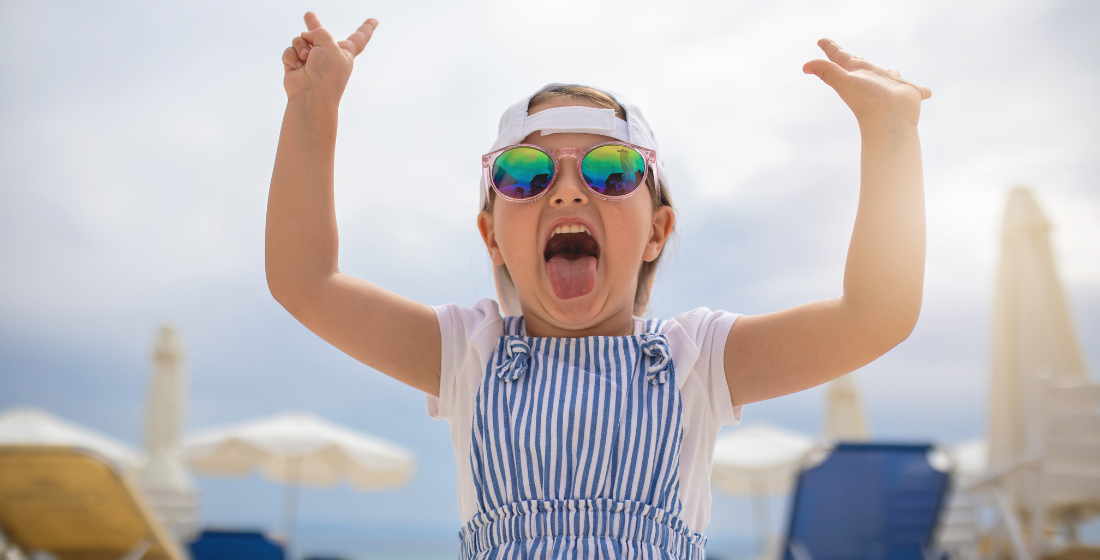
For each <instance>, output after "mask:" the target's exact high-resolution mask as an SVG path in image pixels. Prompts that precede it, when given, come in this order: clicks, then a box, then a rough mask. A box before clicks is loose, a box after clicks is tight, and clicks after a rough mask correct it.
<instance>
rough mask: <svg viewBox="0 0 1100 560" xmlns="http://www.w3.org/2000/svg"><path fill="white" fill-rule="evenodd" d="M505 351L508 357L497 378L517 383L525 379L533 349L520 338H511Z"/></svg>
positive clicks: (505, 346)
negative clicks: (521, 378)
mask: <svg viewBox="0 0 1100 560" xmlns="http://www.w3.org/2000/svg"><path fill="white" fill-rule="evenodd" d="M504 350H505V354H506V355H507V357H506V358H505V360H504V363H503V364H501V366H500V369H499V370H497V377H499V378H501V379H502V380H504V381H515V380H516V379H519V378H520V377H523V374H524V373H526V372H527V367H528V364H529V363H530V361H531V347H530V346H529V345H528V344H527V341H526V340H524V339H522V338H520V337H518V336H509V337H508V341H507V343H505V345H504Z"/></svg>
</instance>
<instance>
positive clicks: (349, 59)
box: [283, 12, 378, 103]
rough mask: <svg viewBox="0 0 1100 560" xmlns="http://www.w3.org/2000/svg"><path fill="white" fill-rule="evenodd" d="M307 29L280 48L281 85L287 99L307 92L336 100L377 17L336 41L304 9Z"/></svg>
mask: <svg viewBox="0 0 1100 560" xmlns="http://www.w3.org/2000/svg"><path fill="white" fill-rule="evenodd" d="M305 20H306V29H307V31H305V32H303V33H302V35H301V36H300V37H295V38H294V40H293V41H291V46H290V47H288V48H287V49H286V50H285V51H283V70H284V72H285V74H284V75H283V87H284V88H286V95H287V99H293V98H294V97H295V96H297V95H300V94H303V93H307V92H308V94H309V95H311V96H314V97H316V98H318V99H328V100H331V101H333V102H336V103H339V101H340V97H341V96H342V95H343V94H344V87H345V86H347V84H348V78H350V77H351V67H352V64H353V62H354V61H355V57H356V56H357V55H358V54H359V53H361V52H363V49H364V48H366V46H367V42H368V41H370V38H371V35H373V34H374V29H375V28H376V27H378V20H376V19H374V18H371V19H368V20H367V21H365V22H363V25H361V26H359V29H357V30H355V33H352V34H351V35H350V36H349V37H348V38H347V39H345V40H343V41H339V42H337V41H336V39H335V38H333V36H332V34H331V33H329V32H328V30H327V29H325V28H324V27H321V20H320V19H318V18H317V15H316V14H314V13H313V12H306V16H305Z"/></svg>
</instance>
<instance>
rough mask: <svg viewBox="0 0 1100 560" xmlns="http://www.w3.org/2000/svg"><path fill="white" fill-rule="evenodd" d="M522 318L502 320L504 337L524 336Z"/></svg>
mask: <svg viewBox="0 0 1100 560" xmlns="http://www.w3.org/2000/svg"><path fill="white" fill-rule="evenodd" d="M523 325H524V323H523V316H522V315H520V316H518V317H511V316H509V317H505V318H504V336H524V334H523Z"/></svg>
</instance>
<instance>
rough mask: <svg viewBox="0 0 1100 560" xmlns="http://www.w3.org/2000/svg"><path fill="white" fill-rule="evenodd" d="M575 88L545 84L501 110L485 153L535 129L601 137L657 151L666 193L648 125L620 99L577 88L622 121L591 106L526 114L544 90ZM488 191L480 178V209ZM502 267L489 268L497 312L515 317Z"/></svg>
mask: <svg viewBox="0 0 1100 560" xmlns="http://www.w3.org/2000/svg"><path fill="white" fill-rule="evenodd" d="M576 85H579V84H547V85H545V86H543V87H542V89H540V90H538V91H536V92H535V93H533V94H531V95H528V96H527V97H524V98H523V99H521V100H519V101H517V102H516V103H515V104H514V105H512V106H511V107H508V109H507V110H506V111H504V115H502V116H501V117H500V127H499V128H498V129H497V132H498V135H497V140H496V142H493V147H492V148H491V149H490V150H489V151H490V152H494V151H496V150H499V149H501V148H504V147H506V146H511V145H513V144H519V143H521V142H523V139H524V138H527V136H528V135H530V134H531V133H532V132H535V131H536V130H537V131H541V132H542V134H544V135H546V134H557V133H564V132H583V133H588V134H601V135H603V136H609V137H611V138H614V139H616V140H621V141H623V142H629V143H631V144H635V145H638V146H641V147H643V148H649V149H650V150H653V151H655V152H657V180H658V182H659V184H660V186H661V187H664V188H665V189H666V190H667V189H668V178H667V176H666V175H665V168H664V164H663V162H662V161H661V152H660V151H658V150H657V141H656V140H655V139H654V138H653V131H652V130H650V128H649V123H648V122H646V120H645V117H643V116H642V112H641V110H639V109H638V107H637V106H635V105H634V104H632V103H630V102H628V101H626V100H625V99H624V98H623V97H621V96H619V95H616V94H613V93H611V92H609V91H607V90H604V89H600V88H595V87H591V86H584V85H581V87H587V88H589V89H593V90H595V91H599V92H601V93H605V94H607V96H608V97H610V98H611V99H614V100H615V102H616V103H618V104H619V105H620V106H621V107H622V108H623V111H624V112H625V113H626V120H625V121H623V120H622V119H620V118H619V117H618V116H616V115H615V110H614V109H596V108H593V107H556V108H553V109H545V110H543V111H539V112H538V113H536V114H534V115H528V114H527V107H528V105H530V103H531V98H532V97H534V96H536V95H538V94H540V93H542V92H545V91H554V90H557V89H560V88H562V87H568V86H576ZM489 188H490V187H489V185H488V184H486V183H485V179H484V177H483V178H482V182H481V208H484V207H485V204H486V197H487V196H488V192H489ZM502 268H503V267H497V266H493V283H494V284H495V286H496V290H497V298H498V300H499V302H500V305H501V308H502V309H501V310H502V311H503V312H504V314H505V315H518V314H519V313H521V309H520V305H519V296H518V295H517V293H516V287H515V285H514V284H512V279H511V278H509V277H508V276H507V274H505V272H504V271H503V270H502Z"/></svg>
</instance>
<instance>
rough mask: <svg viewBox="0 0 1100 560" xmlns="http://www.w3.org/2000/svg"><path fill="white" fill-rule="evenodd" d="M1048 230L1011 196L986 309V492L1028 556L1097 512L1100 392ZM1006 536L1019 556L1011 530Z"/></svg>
mask: <svg viewBox="0 0 1100 560" xmlns="http://www.w3.org/2000/svg"><path fill="white" fill-rule="evenodd" d="M1050 229H1051V224H1050V222H1049V221H1048V220H1047V218H1046V216H1044V215H1043V212H1042V211H1041V210H1040V209H1039V206H1038V204H1036V202H1035V199H1034V197H1032V195H1031V192H1030V191H1028V190H1027V189H1023V188H1018V189H1014V190H1012V192H1011V193H1010V194H1009V198H1008V206H1007V208H1006V210H1005V219H1004V225H1003V229H1002V232H1001V259H1000V264H999V267H998V270H997V290H996V295H995V299H994V308H993V337H992V338H993V340H992V367H991V376H990V377H991V379H990V406H989V417H988V418H989V433H988V438H989V439H988V441H989V454H988V460H989V469H990V472H989V476H990V477H991V478H990V481H991V482H992V484H989V485H986V486H987V487H988V488H992V491H993V492H994V494H995V497H996V502H995V503H996V504H997V505H998V508H1000V511H1001V512H1002V513H1001V515H1002V517H1003V518H1006V519H1007V518H1010V517H1012V516H1015V515H1017V514H1022V518H1023V519H1024V520H1025V522H1023V523H1019V525H1020V526H1021V527H1027V528H1028V529H1029V531H1030V533H1031V535H1030V539H1028V540H1029V541H1030V543H1027V544H1028V546H1029V547H1030V548H1031V551H1030V552H1031V553H1032V555H1034V556H1043V555H1045V554H1046V553H1047V552H1048V551H1049V550H1050V547H1052V546H1053V547H1057V546H1058V545H1057V543H1055V541H1054V540H1052V539H1051V538H1050V535H1051V534H1054V530H1061V531H1062V532H1063V534H1066V535H1068V537H1069V538H1068V541H1069V542H1073V541H1074V540H1075V538H1076V537H1075V535H1076V529H1075V527H1076V526H1077V525H1078V524H1080V523H1081V522H1084V521H1085V520H1087V519H1088V518H1090V517H1093V516H1095V515H1097V514H1098V513H1100V437H1098V436H1100V386H1098V385H1096V384H1095V383H1093V382H1092V381H1091V380H1090V378H1089V376H1088V373H1087V372H1086V368H1085V360H1084V356H1083V353H1082V351H1081V345H1080V343H1079V340H1078V337H1077V333H1076V331H1075V329H1074V326H1073V319H1072V317H1071V313H1070V307H1069V304H1068V303H1069V302H1068V301H1067V299H1066V294H1065V292H1064V290H1063V289H1062V283H1061V281H1060V279H1059V277H1058V272H1057V267H1056V266H1055V258H1054V251H1053V248H1052V246H1051V240H1050ZM1056 525H1061V526H1062V527H1061V528H1058V529H1056V527H1055V526H1056ZM1005 526H1011V525H1010V524H1009V525H1005ZM1008 533H1009V535H1010V537H1012V538H1011V542H1012V543H1013V547H1014V548H1015V549H1017V550H1022V549H1023V548H1024V546H1025V540H1024V539H1023V538H1022V536H1020V535H1018V534H1017V533H1018V531H1016V530H1015V529H1013V530H1010V531H1008ZM1021 554H1022V553H1018V554H1017V556H1020V555H1021Z"/></svg>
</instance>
